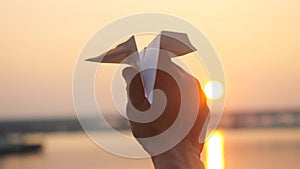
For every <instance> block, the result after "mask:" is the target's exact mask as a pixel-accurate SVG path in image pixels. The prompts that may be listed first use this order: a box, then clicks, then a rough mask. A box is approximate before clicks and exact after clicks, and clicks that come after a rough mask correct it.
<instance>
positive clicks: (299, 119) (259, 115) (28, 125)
mask: <svg viewBox="0 0 300 169" xmlns="http://www.w3.org/2000/svg"><path fill="white" fill-rule="evenodd" d="M86 120H87V121H86V122H87V123H86V124H88V126H86V127H88V128H89V129H90V130H105V129H107V127H106V126H105V125H104V123H105V122H104V121H96V120H94V119H86ZM106 120H107V122H108V123H109V125H110V126H112V127H113V128H115V129H117V130H124V129H129V123H128V121H127V120H126V119H125V118H123V117H122V116H120V115H117V114H116V113H112V114H111V115H109V114H108V115H106ZM296 127H300V111H274V112H251V113H246V112H240V113H226V112H225V113H224V115H223V117H222V119H221V122H220V124H219V128H296ZM57 131H63V132H65V131H82V127H81V125H80V123H79V121H78V120H77V119H43V120H27V121H2V122H1V121H0V134H1V133H12V132H17V133H29V132H57Z"/></svg>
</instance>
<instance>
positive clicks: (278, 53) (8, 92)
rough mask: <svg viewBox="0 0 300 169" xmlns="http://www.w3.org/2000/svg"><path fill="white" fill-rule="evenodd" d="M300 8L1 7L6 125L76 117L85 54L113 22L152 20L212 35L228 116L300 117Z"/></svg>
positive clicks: (48, 3)
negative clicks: (289, 112)
mask: <svg viewBox="0 0 300 169" xmlns="http://www.w3.org/2000/svg"><path fill="white" fill-rule="evenodd" d="M299 8H300V2H299V1H297V0H265V1H259V0H245V1H238V0H232V1H225V0H224V1H222V0H220V1H200V0H195V1H193V0H187V1H171V0H165V1H158V0H152V1H140V0H127V1H116V0H111V1H103V2H101V1H96V0H95V1H92V0H87V1H79V0H72V1H68V0H65V1H57V0H43V1H38V0H31V1H23V0H11V1H0V21H1V31H0V37H1V38H0V49H1V50H0V54H1V57H0V78H1V83H0V93H1V95H0V120H1V119H23V118H57V117H75V116H76V114H75V112H74V108H73V102H72V78H73V72H74V69H75V64H76V62H77V58H78V56H79V54H80V51H81V49H82V48H83V46H84V45H85V43H86V42H87V41H88V39H89V38H90V37H91V36H92V35H93V34H94V33H95V32H97V31H98V30H100V29H101V28H102V27H104V26H105V25H107V24H109V23H110V22H112V21H114V20H116V19H119V18H121V17H124V16H128V15H132V14H137V13H144V12H158V13H165V14H170V15H174V16H177V17H179V18H181V19H184V20H186V21H187V22H190V23H191V24H193V25H194V26H195V27H197V28H198V29H199V30H200V31H201V32H202V33H203V34H204V35H206V37H207V38H208V39H209V41H210V42H211V43H212V45H213V46H214V47H215V49H216V51H217V53H218V55H219V57H220V60H221V62H222V65H223V68H224V72H225V75H226V77H225V78H226V91H227V94H226V103H225V110H226V111H228V112H234V111H246V110H284V109H299V108H300V104H299V103H300V90H299V86H300V77H299V76H300V68H299V64H300V59H299V56H300V48H299V44H300V40H299V39H300V11H299ZM107 111H109V108H107Z"/></svg>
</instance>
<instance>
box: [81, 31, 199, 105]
mask: <svg viewBox="0 0 300 169" xmlns="http://www.w3.org/2000/svg"><path fill="white" fill-rule="evenodd" d="M161 51H167V52H169V53H171V54H172V55H170V56H171V57H177V56H182V55H185V54H188V53H191V52H194V51H196V48H195V47H194V46H193V45H192V44H191V42H190V40H189V38H188V36H187V34H185V33H178V32H170V31H162V32H161V33H160V34H158V35H157V36H156V37H155V38H154V39H153V40H152V41H151V42H150V44H149V45H148V46H147V47H145V48H144V49H143V50H141V51H140V52H138V50H137V46H136V42H135V38H134V36H131V37H130V38H129V39H128V40H127V41H125V42H123V43H121V44H119V45H117V46H116V47H115V48H113V49H111V50H109V51H107V52H105V53H103V54H101V55H100V56H97V57H94V58H90V59H87V60H86V61H91V62H101V63H119V64H120V63H123V64H129V65H131V66H133V67H134V68H136V69H137V70H140V71H141V70H146V69H148V70H149V71H148V70H147V71H141V79H142V82H143V87H144V91H145V95H146V98H147V100H148V101H149V103H150V104H152V101H153V98H152V93H151V92H152V90H153V88H154V83H155V78H156V68H157V64H158V61H159V56H160V55H159V54H160V52H161ZM134 54H136V57H133V58H134V59H128V60H127V59H126V58H127V57H129V56H130V55H134Z"/></svg>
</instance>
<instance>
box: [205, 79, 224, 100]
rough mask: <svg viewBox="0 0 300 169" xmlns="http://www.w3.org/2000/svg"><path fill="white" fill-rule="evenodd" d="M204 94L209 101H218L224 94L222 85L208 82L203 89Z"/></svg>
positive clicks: (216, 82)
mask: <svg viewBox="0 0 300 169" xmlns="http://www.w3.org/2000/svg"><path fill="white" fill-rule="evenodd" d="M204 93H205V95H206V97H207V98H209V99H213V100H214V99H218V98H220V97H221V96H222V95H223V93H224V89H223V85H222V84H221V83H220V82H218V81H209V82H207V83H206V85H205V87H204Z"/></svg>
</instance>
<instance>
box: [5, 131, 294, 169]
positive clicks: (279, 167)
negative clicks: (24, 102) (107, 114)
mask: <svg viewBox="0 0 300 169" xmlns="http://www.w3.org/2000/svg"><path fill="white" fill-rule="evenodd" d="M220 132H221V134H222V135H223V137H224V147H223V151H224V154H223V155H224V159H222V160H223V163H224V168H225V169H299V168H300V129H299V128H298V129H230V130H229V129H227V130H220ZM103 135H104V136H106V138H107V139H108V140H109V139H110V133H105V132H103ZM111 142H112V144H113V143H114V142H115V140H114V139H113V138H111ZM42 143H43V149H42V151H41V152H38V153H29V154H11V155H7V156H1V157H0V169H120V168H128V169H141V168H143V169H153V165H152V163H151V160H150V159H149V158H148V159H130V158H124V157H119V156H116V155H113V154H111V153H108V152H106V151H104V150H102V149H101V148H99V147H98V146H97V145H96V144H95V143H93V142H92V141H91V139H89V137H88V136H87V135H86V134H85V133H83V132H73V133H51V134H42ZM116 146H119V147H120V148H126V147H127V146H126V145H122V144H121V145H116ZM128 148H129V147H128ZM207 149H208V147H206V150H204V152H203V153H202V160H203V161H204V163H206V164H207V162H206V154H207V153H206V152H207ZM216 161H218V160H216ZM207 169H219V168H208V167H207ZM220 169H221V168H220Z"/></svg>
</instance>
